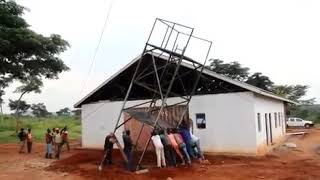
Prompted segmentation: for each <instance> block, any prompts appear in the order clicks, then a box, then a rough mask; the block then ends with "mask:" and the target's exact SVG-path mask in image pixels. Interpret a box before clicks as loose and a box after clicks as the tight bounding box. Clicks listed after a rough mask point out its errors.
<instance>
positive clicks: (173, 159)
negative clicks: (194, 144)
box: [168, 146, 177, 166]
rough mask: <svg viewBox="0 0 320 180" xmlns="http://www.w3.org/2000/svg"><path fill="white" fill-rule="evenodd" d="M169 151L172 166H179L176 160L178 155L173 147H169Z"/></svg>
mask: <svg viewBox="0 0 320 180" xmlns="http://www.w3.org/2000/svg"><path fill="white" fill-rule="evenodd" d="M168 149H169V156H170V159H171V161H172V165H173V166H176V165H177V160H176V154H175V152H174V149H173V147H172V146H168Z"/></svg>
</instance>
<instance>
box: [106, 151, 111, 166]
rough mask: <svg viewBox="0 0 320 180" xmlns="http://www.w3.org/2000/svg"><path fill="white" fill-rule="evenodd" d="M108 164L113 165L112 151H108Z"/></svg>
mask: <svg viewBox="0 0 320 180" xmlns="http://www.w3.org/2000/svg"><path fill="white" fill-rule="evenodd" d="M106 158H107V163H108V164H112V149H107V156H106Z"/></svg>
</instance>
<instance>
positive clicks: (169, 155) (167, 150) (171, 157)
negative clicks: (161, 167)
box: [159, 129, 177, 166]
mask: <svg viewBox="0 0 320 180" xmlns="http://www.w3.org/2000/svg"><path fill="white" fill-rule="evenodd" d="M159 134H160V135H159V136H160V139H161V142H162V145H163V149H164V155H165V158H166V160H167V162H168V163H169V165H171V166H176V165H177V162H176V155H175V153H174V150H173V147H172V146H171V143H170V141H169V139H168V136H167V134H166V132H165V131H164V130H163V129H161V130H160V132H159Z"/></svg>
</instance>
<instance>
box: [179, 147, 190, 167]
mask: <svg viewBox="0 0 320 180" xmlns="http://www.w3.org/2000/svg"><path fill="white" fill-rule="evenodd" d="M180 149H181V150H182V152H183V154H184V157H185V158H186V160H187V162H188V164H191V159H190V156H189V153H188V151H187V148H186V145H185V144H184V143H183V144H180Z"/></svg>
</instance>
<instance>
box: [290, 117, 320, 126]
mask: <svg viewBox="0 0 320 180" xmlns="http://www.w3.org/2000/svg"><path fill="white" fill-rule="evenodd" d="M313 126H314V123H313V122H312V121H308V120H304V119H301V118H296V117H290V118H288V120H287V127H305V128H310V127H313Z"/></svg>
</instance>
